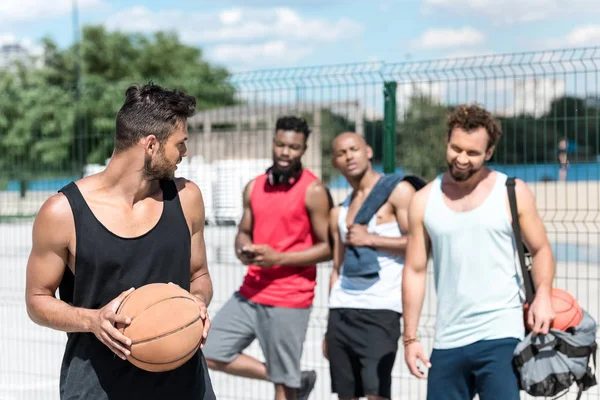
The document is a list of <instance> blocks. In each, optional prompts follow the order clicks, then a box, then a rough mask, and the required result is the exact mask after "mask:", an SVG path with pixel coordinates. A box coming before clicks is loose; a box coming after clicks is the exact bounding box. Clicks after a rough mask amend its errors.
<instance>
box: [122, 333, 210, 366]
mask: <svg viewBox="0 0 600 400" xmlns="http://www.w3.org/2000/svg"><path fill="white" fill-rule="evenodd" d="M200 343H202V339H200V341H199V342H198V344H196V346H195V347H194V349H193V350H192V351H190V352H189V353H187V354H186V355H184V356H183V357H179V358H178V359H177V360H173V361H166V362H151V361H144V360H141V359H139V358H137V357H134V356H133V355H130V356H129V357H131V358H133V359H134V360H136V361H139V362H143V363H144V364H151V365H164V364H171V363H174V362H177V361H180V360H183V359H184V358H186V357H187V356H189V355H190V354H192V353H194V352H196V351H198V348H200Z"/></svg>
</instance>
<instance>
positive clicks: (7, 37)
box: [0, 33, 18, 46]
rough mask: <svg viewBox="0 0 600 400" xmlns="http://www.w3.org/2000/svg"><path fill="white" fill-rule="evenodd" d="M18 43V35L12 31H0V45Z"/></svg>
mask: <svg viewBox="0 0 600 400" xmlns="http://www.w3.org/2000/svg"><path fill="white" fill-rule="evenodd" d="M16 43H18V40H17V37H16V36H15V35H13V34H12V33H0V46H3V45H6V44H16Z"/></svg>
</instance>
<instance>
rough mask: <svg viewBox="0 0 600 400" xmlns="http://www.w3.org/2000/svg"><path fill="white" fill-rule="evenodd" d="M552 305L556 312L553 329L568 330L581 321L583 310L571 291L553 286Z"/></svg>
mask: <svg viewBox="0 0 600 400" xmlns="http://www.w3.org/2000/svg"><path fill="white" fill-rule="evenodd" d="M552 307H553V308H554V312H555V313H556V316H555V317H554V321H553V322H552V325H551V328H552V329H557V330H560V331H566V330H567V329H569V328H573V327H575V326H577V325H579V324H580V323H581V320H582V318H583V311H582V310H581V307H580V306H579V303H578V302H577V299H575V297H573V296H572V295H571V294H570V293H569V292H567V291H565V290H562V289H558V288H552Z"/></svg>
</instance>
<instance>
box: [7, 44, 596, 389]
mask: <svg viewBox="0 0 600 400" xmlns="http://www.w3.org/2000/svg"><path fill="white" fill-rule="evenodd" d="M599 62H600V49H598V48H587V49H565V50H560V51H552V52H532V53H519V54H496V55H489V56H481V57H474V58H461V59H445V60H434V61H424V62H407V63H398V64H389V63H364V64H351V65H336V66H321V67H313V68H298V69H280V70H267V71H252V72H247V73H238V74H234V75H233V76H231V77H230V79H229V81H228V82H227V85H224V86H223V88H222V90H221V91H220V92H215V93H209V94H204V97H203V98H218V99H219V101H215V102H213V103H212V104H210V108H208V107H204V106H203V104H204V103H203V102H200V103H199V104H200V108H201V109H200V110H199V112H198V113H197V114H196V115H195V116H194V117H192V118H191V119H190V121H189V141H188V142H189V143H188V144H189V145H188V157H187V159H184V161H183V162H182V164H180V167H179V169H178V172H177V174H178V175H179V176H185V177H186V178H188V179H191V180H192V181H194V182H196V183H197V184H198V185H199V186H200V188H201V190H202V192H203V196H204V201H205V206H206V216H207V224H208V225H207V227H206V231H205V238H206V243H207V246H206V248H207V257H208V263H209V268H210V271H211V274H212V277H213V284H214V291H215V296H214V300H213V303H212V305H211V307H210V309H209V311H210V313H211V314H212V315H215V314H216V313H218V312H219V308H220V307H221V306H222V304H223V303H224V302H225V301H226V300H227V299H229V297H230V296H231V295H232V294H233V292H234V291H235V290H237V288H239V286H240V284H241V281H242V278H243V276H244V273H245V267H244V266H242V265H241V264H240V263H239V261H237V259H236V257H235V254H234V248H233V242H234V237H235V233H236V225H237V223H238V222H239V219H240V216H241V212H242V190H243V188H244V186H245V185H246V183H247V182H248V181H249V180H250V179H252V178H253V177H255V176H256V175H258V174H260V173H262V172H264V170H265V169H266V168H267V167H268V166H269V165H270V162H271V161H270V159H271V140H272V135H273V131H274V124H275V121H276V119H277V118H278V117H280V116H282V115H286V114H294V115H300V116H303V117H304V118H306V119H307V121H308V122H309V125H310V128H311V130H312V133H311V136H310V138H309V141H308V150H307V152H306V154H305V157H304V159H303V164H304V166H305V167H307V168H309V169H311V170H312V171H313V172H314V173H315V174H316V175H317V176H319V177H320V178H321V180H322V181H323V182H324V183H325V184H326V185H327V187H328V188H329V190H330V192H331V194H332V197H333V199H334V201H335V202H336V203H339V202H340V201H342V200H343V199H344V198H345V196H346V195H347V194H348V193H349V192H350V187H349V186H348V185H347V184H346V183H345V180H344V179H343V177H340V176H339V174H337V173H336V171H335V170H334V169H333V167H332V166H331V162H330V153H331V151H330V146H331V141H332V139H333V137H334V136H335V135H336V134H338V133H340V132H343V131H355V132H358V133H360V134H362V135H364V137H365V138H366V140H367V142H368V143H369V144H370V145H371V146H372V147H373V149H374V158H373V164H374V166H375V168H376V169H377V170H379V171H383V170H387V171H389V170H390V169H397V170H400V171H411V172H413V173H416V174H419V175H421V176H423V177H425V178H427V179H432V178H433V177H434V176H435V175H436V174H438V173H440V172H441V171H443V169H444V168H445V161H444V160H445V158H444V152H445V146H444V138H445V128H444V124H445V116H446V113H447V112H448V110H450V109H451V108H452V107H454V106H455V105H457V104H460V103H472V102H477V103H480V104H482V105H484V106H485V107H486V108H488V109H489V110H490V111H492V112H494V114H495V115H496V116H498V118H499V119H500V121H501V122H502V126H503V131H504V134H503V137H502V139H501V141H500V144H499V145H498V147H497V151H496V154H495V155H494V157H493V158H492V160H491V161H490V164H491V166H492V167H493V168H496V169H498V170H500V171H502V172H505V173H507V174H508V175H511V176H516V177H518V178H520V179H523V180H524V181H526V182H527V183H528V184H529V185H530V187H531V188H532V190H533V191H534V193H535V195H536V198H537V202H538V207H539V210H540V213H541V215H542V218H543V220H544V223H545V225H546V229H547V231H548V234H549V238H550V241H551V243H552V248H553V251H554V256H555V258H556V261H557V275H556V281H555V285H556V286H558V287H561V288H563V289H566V290H568V291H569V292H571V293H573V294H574V295H575V296H576V297H577V298H578V300H579V302H580V304H581V306H582V307H583V308H584V309H586V310H587V311H588V312H590V314H591V315H593V316H594V317H597V316H598V315H599V307H600V298H599V295H598V293H599V284H600V277H599V276H598V271H599V267H600V244H599V241H600V231H599V230H598V221H599V218H600V217H599V211H600V209H599V207H600V206H599V201H598V200H599V196H600V186H599V182H598V180H599V173H600V169H599V164H598V155H599V154H600V147H599V146H600V143H599V137H600V86H599V85H600V81H599V79H600V73H599V69H598V63H599ZM128 83H129V82H127V83H124V82H121V83H118V84H114V85H111V86H110V87H100V86H99V85H98V84H97V83H95V82H85V81H84V85H83V87H82V92H81V97H79V98H77V99H75V97H74V96H73V90H69V89H68V88H67V89H65V88H53V87H47V88H46V87H44V90H43V91H39V89H40V87H39V86H36V85H39V84H36V83H35V82H24V81H18V80H14V81H11V83H10V84H5V85H4V86H5V87H3V90H2V91H0V149H1V151H2V157H1V161H0V166H1V170H0V272H1V275H0V296H1V297H2V299H3V301H2V302H1V304H0V321H2V322H1V323H0V354H2V355H3V356H2V357H0V399H53V398H58V376H59V369H60V362H61V357H62V351H63V349H64V343H65V340H66V335H65V334H64V333H62V332H55V331H52V330H49V329H45V328H41V327H38V326H36V325H34V324H33V323H32V322H30V321H29V319H28V317H27V313H26V310H25V305H24V283H25V266H26V262H27V257H28V252H29V250H30V247H31V227H32V221H33V217H34V216H35V214H36V212H37V210H38V209H39V207H40V206H41V204H42V203H43V201H44V200H45V199H47V198H48V197H49V196H50V195H52V194H53V193H56V191H57V190H58V189H59V188H60V187H62V186H63V185H64V184H66V183H68V182H69V181H71V180H76V179H79V178H81V177H82V176H86V175H89V174H91V173H95V172H97V171H100V170H102V169H103V166H104V165H105V162H106V159H107V158H109V157H110V155H111V150H112V143H113V134H114V129H113V125H114V116H115V115H116V111H117V110H118V108H119V107H120V105H121V103H122V96H123V94H124V90H125V88H126V85H127V84H128ZM156 83H158V84H161V82H158V81H157V82H156ZM177 85H178V86H180V87H182V88H184V89H185V88H186V86H187V87H189V86H194V87H198V88H199V89H198V90H201V88H202V85H201V83H198V82H177ZM36 90H38V91H36ZM40 93H42V94H40ZM211 96H212V97H211ZM76 100H77V101H76ZM205 103H206V104H208V103H210V102H208V101H207V102H205ZM49 104H52V107H50V106H49ZM219 104H221V105H219ZM19 107H23V108H25V109H24V110H23V109H19ZM330 270H331V265H330V263H323V264H321V265H319V268H318V277H317V288H316V298H315V302H314V305H313V309H312V312H311V319H310V323H309V329H308V332H307V336H306V341H305V344H304V351H303V357H302V366H303V369H314V370H316V371H317V374H318V380H317V384H316V387H315V390H314V391H313V394H312V395H311V397H310V398H311V399H330V398H335V397H334V396H332V395H331V394H330V382H329V369H328V368H329V367H328V363H327V360H326V359H325V358H324V357H323V355H322V353H321V343H322V338H323V335H324V333H325V328H326V319H325V318H326V315H327V290H328V289H327V287H328V280H329V273H330ZM489 284H490V285H491V284H493V283H492V282H490V283H489ZM434 321H435V293H434V291H433V286H432V279H428V290H427V297H426V301H425V306H424V309H423V314H422V317H421V322H420V331H419V333H420V336H421V337H422V338H423V343H424V346H425V348H426V350H430V349H431V342H432V334H433V324H434ZM401 347H402V346H400V348H401ZM248 353H249V354H250V355H253V356H255V357H257V358H259V359H261V360H263V356H262V354H261V351H260V348H259V347H258V344H257V343H256V342H255V343H253V344H252V345H251V346H250V347H249V349H248ZM211 375H212V379H213V384H214V387H215V390H216V392H217V396H218V398H219V399H265V398H271V397H272V396H273V387H272V385H271V384H269V383H266V382H257V381H252V380H248V379H243V378H237V377H230V376H226V375H224V374H222V373H219V372H212V373H211ZM425 388H426V387H425V383H424V382H423V381H417V380H416V379H415V378H413V377H411V376H410V375H409V373H408V371H407V369H406V368H405V366H404V361H403V353H402V349H400V351H399V353H398V355H397V359H396V364H395V367H394V372H393V387H392V390H393V396H392V397H393V398H394V399H424V398H425V394H426V390H425ZM574 392H575V390H574V389H572V391H571V393H569V394H568V397H569V398H571V397H573V395H574ZM584 398H589V399H591V398H600V394H599V391H598V389H597V388H593V389H592V390H590V391H589V392H587V393H586V394H585V395H584Z"/></svg>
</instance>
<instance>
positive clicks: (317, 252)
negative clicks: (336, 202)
mask: <svg viewBox="0 0 600 400" xmlns="http://www.w3.org/2000/svg"><path fill="white" fill-rule="evenodd" d="M331 206H332V200H331V197H330V196H329V193H328V192H327V188H325V186H324V185H323V184H321V183H318V182H315V183H313V184H311V185H310V186H309V187H308V189H307V190H306V209H307V211H308V215H309V217H310V222H311V225H312V230H313V232H314V234H315V236H316V237H317V243H315V244H314V245H313V246H312V247H310V248H308V249H306V250H302V251H295V252H288V253H280V254H279V260H278V261H279V262H278V264H280V265H283V266H286V265H292V266H302V265H314V264H317V263H320V262H323V261H327V260H330V259H331V249H330V247H329V223H328V222H329V210H330V209H331Z"/></svg>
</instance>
